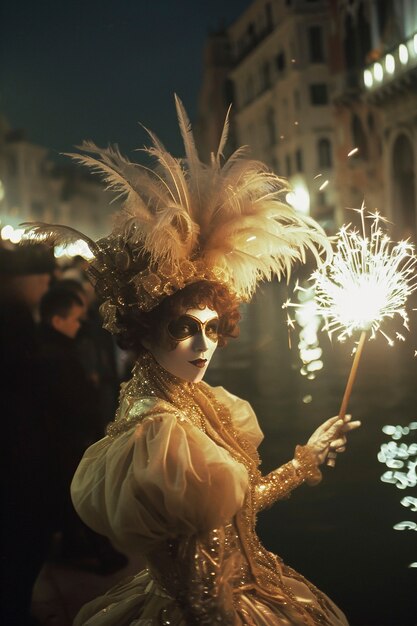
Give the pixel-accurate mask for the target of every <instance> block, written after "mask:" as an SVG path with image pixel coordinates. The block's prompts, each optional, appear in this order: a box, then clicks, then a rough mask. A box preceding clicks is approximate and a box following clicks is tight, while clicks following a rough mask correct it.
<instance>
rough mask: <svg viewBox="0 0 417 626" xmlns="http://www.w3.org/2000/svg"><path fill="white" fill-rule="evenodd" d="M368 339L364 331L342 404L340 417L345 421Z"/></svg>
mask: <svg viewBox="0 0 417 626" xmlns="http://www.w3.org/2000/svg"><path fill="white" fill-rule="evenodd" d="M365 339H366V330H363V331H362V333H361V336H360V338H359V343H358V347H357V348H356V352H355V358H354V359H353V363H352V367H351V369H350V374H349V378H348V381H347V384H346V389H345V393H344V395H343V400H342V404H341V405H340V409H339V417H340V418H341V419H342V420H343V421H344V420H345V417H346V410H347V406H348V402H349V398H350V394H351V392H352V387H353V383H354V382H355V378H356V373H357V371H358V365H359V361H360V358H361V355H362V350H363V346H364V344H365Z"/></svg>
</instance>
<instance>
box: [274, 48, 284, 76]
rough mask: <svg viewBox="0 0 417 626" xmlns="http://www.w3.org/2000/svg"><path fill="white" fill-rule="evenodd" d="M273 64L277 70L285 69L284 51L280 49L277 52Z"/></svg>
mask: <svg viewBox="0 0 417 626" xmlns="http://www.w3.org/2000/svg"><path fill="white" fill-rule="evenodd" d="M275 64H276V66H277V70H278V72H283V71H284V70H285V66H286V61H285V52H284V51H283V50H282V51H281V52H279V54H277V56H276V59H275Z"/></svg>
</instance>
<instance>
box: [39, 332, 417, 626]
mask: <svg viewBox="0 0 417 626" xmlns="http://www.w3.org/2000/svg"><path fill="white" fill-rule="evenodd" d="M281 339H282V338H281ZM410 339H411V342H409V343H408V344H396V346H394V348H389V347H388V346H387V345H385V344H384V343H383V342H382V341H380V340H377V341H375V342H373V343H369V344H367V345H366V349H365V353H364V356H363V359H362V362H361V366H360V370H359V374H358V380H357V383H356V385H355V387H354V392H353V395H352V399H351V403H350V407H349V410H350V412H352V413H353V415H354V416H355V417H357V418H360V419H361V420H362V422H363V426H362V428H361V429H360V430H359V431H357V432H355V433H353V434H352V436H351V438H350V442H349V448H348V451H347V452H346V453H345V454H344V455H340V456H339V459H338V461H337V465H336V468H335V469H334V470H330V469H327V470H325V472H324V474H325V475H324V480H323V482H322V483H321V485H319V486H318V487H316V488H308V487H301V488H300V489H299V490H298V491H297V492H296V493H294V494H293V495H292V497H291V498H290V499H289V500H287V501H283V502H281V503H278V504H276V505H275V506H274V507H273V508H272V509H270V510H269V511H266V512H264V513H262V514H261V516H260V518H259V524H258V530H259V533H260V535H261V538H262V540H263V541H264V543H265V545H266V546H267V547H268V548H269V549H270V550H272V551H274V552H276V553H278V554H279V555H280V556H281V557H282V558H283V559H284V560H285V561H286V562H287V563H288V564H289V565H291V566H293V567H295V568H296V569H297V570H298V571H300V572H301V573H302V574H304V575H305V576H306V577H307V578H308V579H309V580H311V581H312V582H314V583H315V584H316V585H317V586H318V587H319V588H320V589H322V590H323V591H325V592H326V593H327V594H328V595H329V596H330V597H332V599H334V600H335V602H336V603H337V604H338V605H339V606H340V607H341V608H342V609H343V610H344V611H345V613H346V614H347V616H348V618H349V620H350V622H351V624H352V625H353V626H366V625H367V626H413V625H414V626H415V624H416V623H417V603H416V598H417V586H416V572H417V570H416V569H412V568H409V567H408V566H409V564H410V563H411V562H412V561H417V545H416V541H415V533H414V532H412V531H402V532H401V531H395V530H393V525H394V524H396V523H397V522H399V521H402V520H406V519H409V520H414V521H417V519H416V514H415V513H412V512H411V511H410V509H406V508H404V507H403V506H401V504H400V500H401V498H403V497H404V495H411V489H409V490H406V491H400V490H399V489H397V488H395V486H394V485H390V484H386V483H382V482H381V480H380V476H381V474H382V473H383V471H385V470H386V468H385V466H383V465H381V464H380V463H379V462H378V461H377V453H378V451H379V448H380V445H381V443H383V442H386V441H387V440H388V439H387V436H386V435H384V434H383V433H382V431H381V428H382V426H383V425H385V424H394V425H396V424H400V425H402V426H406V425H407V424H409V423H410V422H411V421H417V394H416V389H417V359H415V358H414V356H413V353H414V348H413V337H411V338H410ZM323 343H324V342H323ZM414 343H415V344H416V346H415V347H417V340H414ZM326 346H327V347H325V348H324V350H325V354H324V357H323V361H324V368H323V370H321V371H320V372H319V373H318V376H317V377H316V379H315V380H312V381H309V380H306V379H305V378H303V377H302V376H301V375H300V373H299V365H300V364H299V362H298V360H297V356H296V351H295V353H294V349H293V350H292V352H291V353H290V352H289V351H288V348H287V346H286V338H284V343H283V344H281V347H280V348H279V349H278V348H277V347H276V344H275V343H273V342H271V344H270V345H269V344H268V342H266V343H264V344H263V345H262V346H260V347H259V348H257V347H256V346H251V349H250V350H249V351H246V352H245V351H244V350H242V349H240V351H239V353H236V354H237V356H235V357H234V356H233V350H232V352H231V356H230V357H229V358H227V362H225V360H224V359H223V361H222V360H219V361H218V362H217V364H216V363H214V367H213V369H212V371H211V372H210V373H209V374H210V376H209V379H208V380H209V382H211V383H212V384H219V383H220V382H221V384H223V385H224V386H225V387H226V388H228V389H229V390H230V391H232V392H234V393H236V394H238V395H239V396H241V397H244V398H246V399H248V400H250V402H251V403H252V405H253V406H254V408H255V409H256V412H257V414H258V416H259V420H260V422H261V426H262V428H263V430H264V432H265V435H266V437H265V441H264V443H263V444H262V447H261V456H262V458H263V466H262V467H263V471H264V472H267V471H269V470H270V469H272V468H274V467H276V466H277V465H280V464H281V463H284V462H286V461H287V460H288V459H289V458H291V456H292V453H293V449H294V446H295V444H296V443H304V442H305V441H306V440H307V438H308V436H309V434H310V433H311V432H312V431H313V430H314V428H315V427H316V426H318V425H319V424H320V422H321V421H323V420H324V419H325V418H327V417H330V416H331V415H335V414H337V412H338V408H339V405H340V401H341V398H342V395H343V389H344V385H345V382H346V380H347V375H348V371H349V368H350V362H351V357H350V354H349V349H348V348H347V347H340V346H330V344H328V342H327V344H326ZM309 396H311V398H309ZM303 400H304V401H303ZM408 443H411V440H408ZM413 516H414V517H413ZM138 567H139V564H134V563H133V564H130V565H129V566H128V567H127V568H125V569H124V570H121V571H119V572H117V573H116V574H112V575H109V576H100V575H97V574H93V573H89V572H88V571H85V570H84V571H83V570H82V569H77V568H74V567H65V566H63V565H61V566H57V565H53V564H52V563H47V564H46V565H45V567H44V569H43V571H42V573H41V576H40V578H39V580H38V583H37V586H36V588H35V590H34V603H33V606H34V611H35V613H36V614H37V616H38V618H39V619H40V621H41V622H42V623H43V624H49V625H53V626H67V624H70V623H71V620H72V618H73V616H74V614H75V613H76V611H77V610H78V608H79V607H80V606H81V605H82V604H83V603H84V602H85V601H87V600H89V599H90V598H93V597H95V596H96V595H99V594H101V593H103V592H104V591H105V590H106V589H108V588H109V587H111V586H112V585H113V584H115V582H117V581H118V580H119V579H120V578H121V577H123V576H125V575H127V574H128V573H130V572H132V571H136V570H137V569H138Z"/></svg>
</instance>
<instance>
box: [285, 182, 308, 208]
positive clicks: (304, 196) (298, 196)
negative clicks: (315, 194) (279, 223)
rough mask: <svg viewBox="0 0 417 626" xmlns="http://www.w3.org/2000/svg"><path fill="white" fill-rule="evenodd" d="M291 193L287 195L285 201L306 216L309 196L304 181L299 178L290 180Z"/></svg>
mask: <svg viewBox="0 0 417 626" xmlns="http://www.w3.org/2000/svg"><path fill="white" fill-rule="evenodd" d="M291 187H292V191H290V192H289V193H287V195H286V198H285V199H286V201H287V202H288V204H289V205H291V206H292V207H293V208H294V209H295V210H296V211H298V212H299V213H302V214H303V215H308V214H309V212H310V194H309V193H308V189H307V187H306V184H305V182H304V180H303V179H302V178H300V177H294V178H293V179H292V180H291Z"/></svg>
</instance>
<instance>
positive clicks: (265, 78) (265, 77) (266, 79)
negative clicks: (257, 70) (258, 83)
mask: <svg viewBox="0 0 417 626" xmlns="http://www.w3.org/2000/svg"><path fill="white" fill-rule="evenodd" d="M270 69H271V67H270V65H269V63H268V61H265V62H264V63H263V64H262V68H261V76H262V88H263V89H268V87H270V86H271V72H270Z"/></svg>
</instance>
